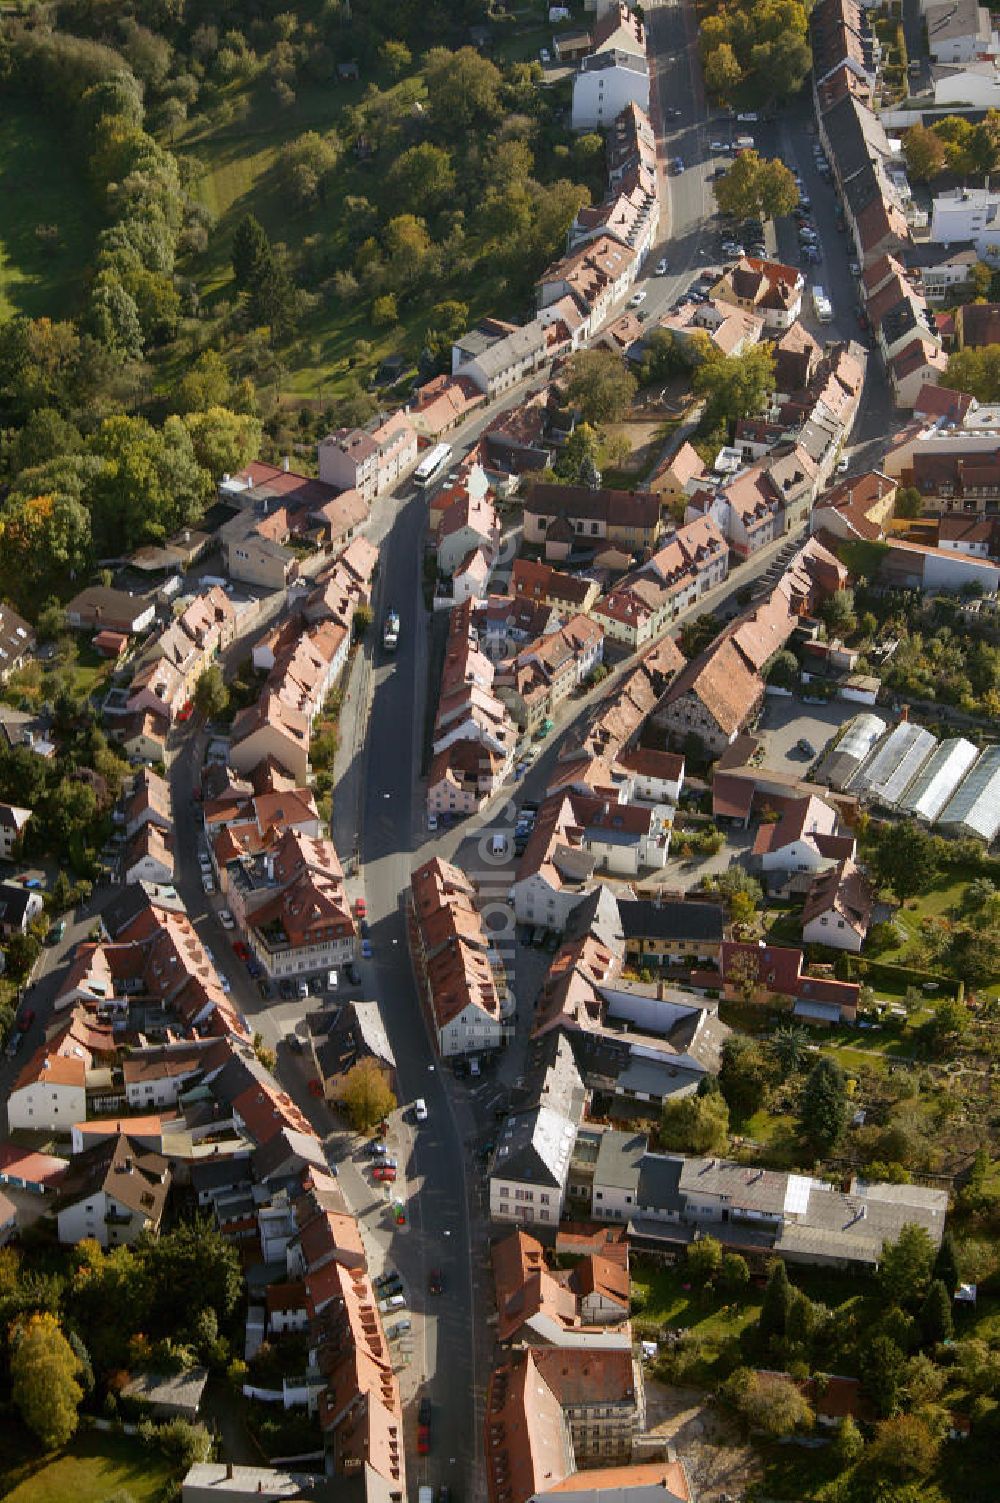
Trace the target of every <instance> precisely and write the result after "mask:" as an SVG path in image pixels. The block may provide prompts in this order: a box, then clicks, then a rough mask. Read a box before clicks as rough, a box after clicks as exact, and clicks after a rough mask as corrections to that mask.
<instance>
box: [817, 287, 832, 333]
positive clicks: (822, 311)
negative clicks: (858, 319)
mask: <svg viewBox="0 0 1000 1503" xmlns="http://www.w3.org/2000/svg"><path fill="white" fill-rule="evenodd" d="M812 300H813V309H814V310H815V313H816V317H817V318H818V319H819V321H820V323H821V324H828V323H830V322H831V320H832V319H833V304H832V303H831V302H830V299H829V298H828V297H827V295H826V293H825V292H824V291H823V289H822V287H814V288H813V293H812Z"/></svg>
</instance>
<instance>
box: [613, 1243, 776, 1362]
mask: <svg viewBox="0 0 1000 1503" xmlns="http://www.w3.org/2000/svg"><path fill="white" fill-rule="evenodd" d="M631 1273H632V1288H633V1291H636V1292H638V1295H639V1298H640V1299H642V1300H644V1301H645V1303H644V1304H643V1307H642V1310H641V1312H640V1313H639V1314H638V1315H637V1317H636V1320H637V1322H638V1323H639V1324H640V1325H641V1326H643V1327H649V1328H653V1327H659V1326H672V1327H673V1328H674V1329H675V1330H685V1331H690V1332H691V1334H692V1336H694V1337H695V1338H696V1339H697V1341H698V1343H699V1346H700V1347H701V1354H702V1360H701V1363H700V1364H699V1366H700V1367H701V1368H702V1369H703V1371H702V1373H701V1374H700V1378H701V1381H703V1382H704V1383H705V1384H706V1385H711V1384H712V1383H713V1382H714V1378H713V1375H712V1366H713V1364H714V1362H715V1360H716V1358H717V1357H718V1356H719V1354H720V1352H721V1350H722V1348H723V1346H724V1345H725V1344H726V1343H727V1342H729V1341H732V1340H733V1339H734V1338H735V1337H737V1336H739V1334H740V1332H741V1331H742V1330H743V1329H744V1327H745V1326H748V1325H750V1324H752V1322H753V1321H755V1320H756V1319H757V1318H758V1316H759V1314H760V1307H761V1303H762V1302H763V1298H764V1292H763V1290H762V1289H756V1288H753V1287H751V1288H750V1289H749V1290H748V1291H747V1295H746V1298H745V1299H742V1300H740V1301H739V1302H737V1303H733V1304H726V1303H724V1302H723V1301H722V1300H721V1299H720V1297H719V1296H718V1295H717V1294H715V1293H714V1292H713V1291H712V1290H701V1289H696V1288H694V1287H693V1286H692V1285H691V1284H690V1283H689V1281H688V1279H687V1277H686V1274H685V1269H684V1264H683V1263H681V1264H679V1265H678V1266H677V1267H676V1268H658V1267H656V1266H655V1265H653V1264H650V1263H646V1262H644V1261H643V1259H642V1258H641V1257H640V1258H633V1260H632V1266H631ZM698 1380H699V1375H697V1374H696V1375H695V1376H694V1377H693V1378H692V1381H695V1382H696V1381H698Z"/></svg>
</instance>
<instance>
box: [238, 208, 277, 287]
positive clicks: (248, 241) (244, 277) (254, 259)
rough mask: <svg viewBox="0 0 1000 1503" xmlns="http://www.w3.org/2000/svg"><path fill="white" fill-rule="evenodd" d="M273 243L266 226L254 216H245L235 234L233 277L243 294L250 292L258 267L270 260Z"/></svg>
mask: <svg viewBox="0 0 1000 1503" xmlns="http://www.w3.org/2000/svg"><path fill="white" fill-rule="evenodd" d="M270 255H271V242H270V240H268V238H267V235H266V233H265V231H264V226H263V225H262V224H261V223H260V221H259V220H258V219H255V218H254V216H253V215H252V214H245V215H244V216H243V218H242V219H241V220H240V222H239V224H238V225H237V226H236V230H235V233H234V234H233V252H232V260H233V276H234V277H235V278H236V285H237V287H238V288H239V289H240V290H241V291H242V292H248V291H249V290H250V287H251V286H252V285H253V281H254V278H255V277H256V275H257V270H258V267H260V266H261V265H262V264H263V263H264V262H265V261H267V260H269V259H270Z"/></svg>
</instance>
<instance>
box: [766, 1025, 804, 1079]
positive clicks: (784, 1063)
mask: <svg viewBox="0 0 1000 1503" xmlns="http://www.w3.org/2000/svg"><path fill="white" fill-rule="evenodd" d="M771 1048H772V1049H773V1050H774V1056H775V1058H776V1059H777V1061H778V1065H779V1068H780V1070H781V1073H782V1075H783V1076H785V1077H787V1076H789V1075H797V1074H798V1072H799V1071H800V1070H801V1068H802V1066H803V1064H804V1062H805V1061H806V1060H807V1059H808V1057H809V1035H808V1033H807V1032H806V1030H805V1029H804V1028H801V1027H799V1026H798V1025H797V1024H794V1023H789V1024H785V1025H784V1026H783V1027H781V1028H776V1029H775V1031H774V1033H773V1034H772V1036H771Z"/></svg>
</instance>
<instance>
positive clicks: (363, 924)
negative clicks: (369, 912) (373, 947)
mask: <svg viewBox="0 0 1000 1503" xmlns="http://www.w3.org/2000/svg"><path fill="white" fill-rule="evenodd" d="M371 932H372V931H371V929H370V928H369V925H368V920H367V919H361V921H360V922H359V924H358V933H359V934H360V935H361V938H362V939H367V938H368V937H369V935H370V934H371Z"/></svg>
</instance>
